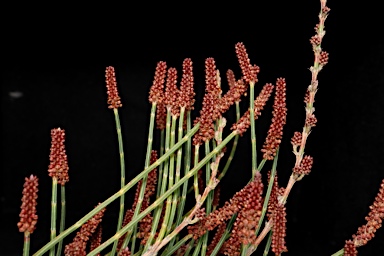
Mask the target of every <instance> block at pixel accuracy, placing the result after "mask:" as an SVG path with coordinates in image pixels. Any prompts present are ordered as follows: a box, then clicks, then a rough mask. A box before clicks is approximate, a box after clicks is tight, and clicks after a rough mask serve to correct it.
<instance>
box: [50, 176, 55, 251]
mask: <svg viewBox="0 0 384 256" xmlns="http://www.w3.org/2000/svg"><path fill="white" fill-rule="evenodd" d="M56 210H57V177H53V178H52V199H51V236H50V238H51V241H52V240H53V239H55V237H56ZM54 255H55V247H54V246H53V247H52V248H51V249H50V250H49V256H54Z"/></svg>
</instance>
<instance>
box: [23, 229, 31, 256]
mask: <svg viewBox="0 0 384 256" xmlns="http://www.w3.org/2000/svg"><path fill="white" fill-rule="evenodd" d="M30 237H31V233H29V232H28V231H25V232H24V246H23V256H29V246H30Z"/></svg>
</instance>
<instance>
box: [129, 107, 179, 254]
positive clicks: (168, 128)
mask: <svg viewBox="0 0 384 256" xmlns="http://www.w3.org/2000/svg"><path fill="white" fill-rule="evenodd" d="M165 127H166V128H165V129H166V130H165V153H167V152H168V151H169V148H170V147H169V143H170V137H171V108H167V121H166V126H165ZM171 157H172V158H173V154H171V155H170V158H171ZM168 171H169V161H166V162H164V164H163V178H162V182H161V188H160V193H159V196H160V197H161V195H163V194H164V192H165V191H166V187H167V181H168ZM162 209H163V202H161V203H160V204H159V205H158V206H157V207H156V210H155V211H154V214H153V220H152V229H151V233H150V235H149V237H148V239H147V243H146V244H145V247H144V251H147V250H148V248H149V247H150V246H151V245H152V242H153V240H154V239H155V235H156V231H157V227H158V225H159V222H160V218H161V213H162ZM132 219H133V218H132Z"/></svg>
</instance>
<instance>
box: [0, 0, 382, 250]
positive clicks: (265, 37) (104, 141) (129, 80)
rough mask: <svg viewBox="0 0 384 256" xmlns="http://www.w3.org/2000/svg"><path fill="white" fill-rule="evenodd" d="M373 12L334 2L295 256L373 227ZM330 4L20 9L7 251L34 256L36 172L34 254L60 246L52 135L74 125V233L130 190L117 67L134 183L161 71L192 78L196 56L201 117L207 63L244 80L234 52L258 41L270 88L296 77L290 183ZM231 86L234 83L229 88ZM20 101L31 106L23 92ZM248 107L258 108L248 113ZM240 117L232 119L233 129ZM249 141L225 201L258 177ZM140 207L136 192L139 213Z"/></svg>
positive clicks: (7, 88)
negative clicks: (112, 97)
mask: <svg viewBox="0 0 384 256" xmlns="http://www.w3.org/2000/svg"><path fill="white" fill-rule="evenodd" d="M373 3H374V1H364V2H363V3H359V4H357V5H352V4H351V2H350V1H330V2H329V7H330V8H331V12H330V15H329V17H328V19H327V21H326V31H327V33H326V36H325V38H324V41H323V49H324V50H326V51H328V52H329V54H330V60H329V64H328V65H326V66H325V68H324V70H323V71H321V72H320V75H319V83H320V84H319V91H318V93H317V95H316V102H315V108H316V112H315V114H316V116H317V119H318V124H317V126H316V127H315V128H314V130H313V132H312V133H311V135H310V137H309V140H308V143H307V147H306V152H307V153H308V154H310V155H312V156H313V157H314V167H313V169H312V173H311V174H310V175H309V176H308V177H306V178H304V180H303V181H302V182H299V183H297V184H296V185H295V186H294V188H293V190H292V192H291V195H290V197H289V199H288V203H287V211H288V212H287V218H288V224H287V225H288V231H287V246H288V250H289V252H288V253H286V254H287V255H330V254H332V253H334V252H336V251H338V250H339V249H340V248H342V247H343V245H344V241H345V240H347V239H349V238H350V237H351V235H352V234H353V233H355V232H356V230H357V228H358V226H360V225H362V224H364V222H365V221H364V216H365V215H366V214H367V213H368V210H369V205H370V204H371V203H372V202H373V200H374V197H375V195H376V193H377V191H378V188H379V184H380V182H381V180H382V179H384V168H383V166H382V164H381V159H382V157H383V153H384V147H383V143H384V137H383V134H382V129H383V128H384V122H383V121H384V118H383V114H382V109H383V99H384V43H383V37H382V35H381V32H380V30H381V26H382V24H383V21H382V18H381V17H382V14H381V13H380V11H379V10H380V9H379V8H378V5H376V6H375V5H374V4H373ZM319 6H320V4H319V2H318V1H303V3H300V4H299V3H298V2H292V1H281V0H275V1H264V2H261V1H260V2H254V3H251V2H250V3H242V2H239V1H236V2H231V3H224V2H223V3H220V4H216V5H208V3H202V4H196V3H194V4H192V3H189V2H183V3H182V4H180V5H177V4H173V5H165V4H164V3H161V4H153V3H148V2H142V3H141V4H139V3H133V2H132V3H126V5H125V6H113V5H112V6H111V5H104V6H94V5H93V6H69V5H65V4H60V3H57V4H56V5H55V6H53V5H52V6H50V5H44V6H25V5H20V6H7V8H5V9H6V10H7V15H8V16H7V17H8V18H7V19H6V21H5V22H4V30H3V31H4V36H3V37H2V42H3V43H4V44H5V45H4V44H3V46H2V53H3V54H2V57H1V62H2V66H3V67H2V73H3V75H2V111H1V113H2V135H1V136H2V137H1V138H2V152H3V154H2V156H3V159H2V167H1V178H0V179H1V191H0V192H1V214H2V215H1V218H0V219H1V226H0V227H1V228H0V230H1V239H0V254H1V255H20V254H21V252H22V244H23V235H22V234H21V233H18V230H17V227H16V223H17V222H18V214H19V207H20V199H21V191H22V186H23V182H24V177H26V176H29V175H30V174H34V175H37V176H38V177H39V179H40V191H39V201H38V215H39V221H38V224H37V230H36V231H35V232H34V233H33V234H32V236H31V252H35V251H36V250H37V249H39V248H40V247H42V246H43V245H44V244H45V243H47V242H48V240H49V225H50V220H49V218H50V197H51V188H50V186H51V179H50V177H49V176H48V173H47V167H48V164H49V158H48V157H49V149H50V140H51V138H50V130H51V129H52V128H57V127H61V128H63V129H65V130H66V134H67V140H66V149H67V154H68V159H69V167H70V182H69V183H68V184H67V186H66V187H67V209H68V219H67V224H68V225H72V224H73V223H74V222H75V221H76V220H78V219H79V218H81V217H82V216H84V215H85V214H86V213H87V212H89V211H90V210H91V209H92V208H93V207H94V206H95V205H96V204H97V203H98V202H101V201H103V200H105V199H106V198H107V197H109V196H110V195H112V194H113V193H114V192H116V191H117V190H118V188H119V186H120V171H119V158H118V146H117V138H116V131H115V126H114V117H113V113H112V111H111V110H109V109H108V108H107V104H106V98H107V95H106V90H105V82H104V70H105V67H106V66H108V65H112V66H114V67H115V69H116V74H117V82H118V88H119V92H120V96H121V98H122V102H123V108H121V109H120V110H119V113H120V118H121V122H122V129H123V138H124V141H125V145H124V147H125V148H124V149H125V154H126V165H127V179H128V180H129V179H131V178H133V177H134V176H135V175H136V174H137V173H139V172H140V171H141V170H142V169H143V165H144V159H145V148H146V140H147V129H148V121H149V110H150V105H149V103H148V100H147V98H148V91H149V87H150V85H151V84H152V79H153V74H154V70H155V66H156V63H157V62H158V61H160V60H162V61H166V62H167V64H168V66H169V67H170V66H172V67H176V68H177V69H178V70H179V72H181V64H182V61H183V60H184V58H187V57H190V58H192V61H193V62H194V73H195V81H196V83H195V89H196V91H197V103H196V105H195V106H196V109H197V110H199V109H200V103H201V99H202V90H203V89H204V60H205V58H207V57H213V58H215V60H216V64H217V67H218V69H220V71H221V73H222V74H223V78H224V74H225V72H226V70H227V69H228V68H231V69H233V70H234V72H235V74H236V75H237V77H239V76H240V69H239V67H238V64H237V59H236V55H235V51H234V45H235V44H236V43H237V42H244V44H245V46H246V48H247V50H248V54H249V57H250V59H251V62H252V63H254V64H257V65H259V66H260V68H261V72H260V75H259V87H256V90H259V89H260V88H261V86H262V85H263V84H264V83H266V82H272V83H273V82H275V80H276V78H278V77H285V78H286V81H287V98H288V99H287V107H288V119H287V125H286V126H285V128H284V135H285V136H284V140H283V143H282V150H281V153H280V157H279V160H280V161H279V164H278V173H279V176H280V186H285V184H286V183H287V181H288V178H289V175H290V173H291V168H292V166H293V164H294V155H293V153H292V152H291V146H290V138H291V137H292V134H293V132H294V131H301V129H302V126H303V122H304V116H305V112H304V103H303V97H304V93H305V90H306V87H307V86H308V84H309V82H310V77H311V74H310V72H309V70H308V68H309V67H310V66H311V65H312V63H313V53H312V49H311V45H310V43H309V38H310V37H311V36H312V35H313V34H314V29H313V27H314V26H315V24H316V23H317V22H318V19H317V14H318V11H319ZM223 80H224V79H223ZM223 88H224V90H225V89H226V88H227V85H226V83H225V82H223ZM14 92H20V93H22V97H19V98H15V97H13V96H12V95H15V93H14ZM246 105H247V101H246V100H244V101H243V102H242V110H243V111H244V109H245V107H246ZM233 115H234V112H233V111H232V110H231V111H230V112H229V115H228V120H229V124H228V126H229V125H230V124H231V123H232V121H233ZM270 116H271V115H270V107H269V108H268V107H267V108H266V112H265V113H264V114H263V116H262V118H261V119H260V120H259V121H258V122H257V124H258V125H259V127H258V129H257V135H258V140H257V143H258V145H259V146H261V145H262V142H263V138H264V137H265V134H266V131H267V129H268V126H269V120H270ZM240 141H241V142H240V144H239V148H238V151H237V153H236V157H235V160H234V162H233V165H232V168H231V170H230V172H229V173H228V174H227V176H226V177H225V178H224V179H223V181H222V184H221V186H222V202H224V201H225V200H227V199H229V198H230V197H231V196H232V195H233V194H234V193H235V191H238V190H239V189H241V187H243V186H244V185H245V184H246V182H247V180H248V179H249V177H250V143H249V132H248V133H247V134H246V135H245V136H243V138H242V139H241V140H240ZM259 155H260V154H259ZM270 166H271V165H270V163H269V164H267V166H266V167H267V168H270ZM264 171H265V170H264ZM131 202H132V195H131V194H130V195H129V196H127V203H128V205H129V204H130V203H131ZM117 210H118V204H117V202H115V203H113V204H111V206H110V207H108V208H107V211H106V216H105V219H104V222H103V225H104V228H105V232H104V239H107V238H109V237H110V236H111V235H113V231H114V229H115V226H116V223H115V222H116V217H117ZM72 237H73V236H72V235H70V236H69V237H68V238H67V239H66V240H65V241H66V242H69V241H70V239H71V238H72ZM383 241H384V229H381V230H379V231H378V232H377V233H376V237H375V238H374V239H373V240H372V241H370V242H369V244H368V245H366V246H364V247H362V248H359V255H380V254H381V253H382V252H383V251H384V242H383ZM380 252H381V253H380Z"/></svg>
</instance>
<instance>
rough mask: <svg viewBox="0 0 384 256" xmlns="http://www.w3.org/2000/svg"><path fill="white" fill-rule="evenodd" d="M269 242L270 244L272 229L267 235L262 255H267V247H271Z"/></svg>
mask: <svg viewBox="0 0 384 256" xmlns="http://www.w3.org/2000/svg"><path fill="white" fill-rule="evenodd" d="M271 244H272V231H269V236H268V240H267V243H266V245H265V248H264V253H263V256H268V253H269V249H270V248H271Z"/></svg>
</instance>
